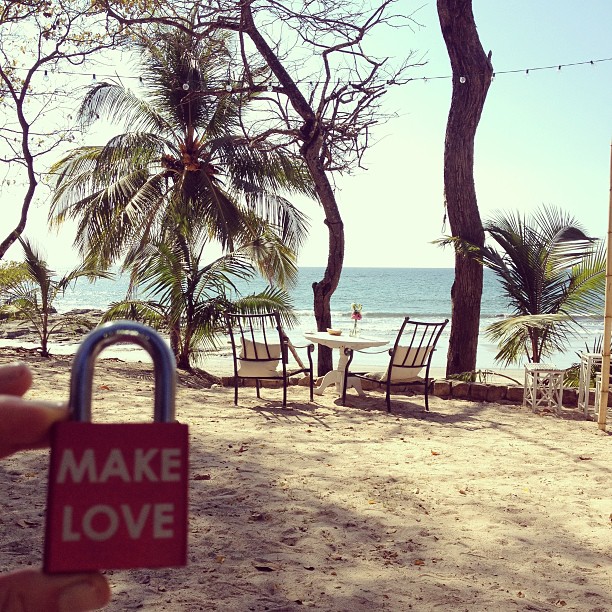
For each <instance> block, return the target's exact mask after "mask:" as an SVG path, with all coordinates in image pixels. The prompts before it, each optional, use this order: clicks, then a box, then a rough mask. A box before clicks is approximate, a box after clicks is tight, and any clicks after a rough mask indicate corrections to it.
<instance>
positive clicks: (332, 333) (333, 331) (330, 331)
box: [327, 327, 342, 336]
mask: <svg viewBox="0 0 612 612" xmlns="http://www.w3.org/2000/svg"><path fill="white" fill-rule="evenodd" d="M327 333H328V334H329V335H330V336H341V335H342V330H341V329H331V328H330V327H328V328H327Z"/></svg>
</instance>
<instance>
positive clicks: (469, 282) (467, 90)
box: [437, 0, 493, 375]
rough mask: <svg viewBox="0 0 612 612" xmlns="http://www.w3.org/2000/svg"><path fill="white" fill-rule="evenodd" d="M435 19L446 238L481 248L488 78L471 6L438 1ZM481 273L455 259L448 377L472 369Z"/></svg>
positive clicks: (464, 0)
mask: <svg viewBox="0 0 612 612" xmlns="http://www.w3.org/2000/svg"><path fill="white" fill-rule="evenodd" d="M437 7H438V17H439V20H440V27H441V29H442V35H443V37H444V42H445V43H446V49H447V51H448V56H449V58H450V62H451V68H452V73H453V93H452V98H451V105H450V110H449V114H448V121H447V125H446V137H445V141H444V197H445V205H446V210H447V214H448V220H449V223H450V228H451V233H452V235H453V236H454V237H457V238H460V239H461V240H462V241H469V242H470V243H472V244H474V245H477V246H479V247H482V246H483V245H484V230H483V228H482V221H481V218H480V213H479V211H478V203H477V200H476V188H475V185H474V140H475V137H476V128H477V127H478V123H479V121H480V116H481V114H482V109H483V107H484V103H485V99H486V97H487V91H488V89H489V85H490V84H491V79H492V76H493V67H492V65H491V61H490V53H489V56H487V55H486V54H485V52H484V50H483V48H482V44H481V43H480V39H479V37H478V31H477V30H476V23H475V21H474V14H473V12H472V0H437ZM482 285H483V269H482V265H481V264H480V263H478V262H477V261H475V260H474V259H473V258H471V257H468V256H465V255H462V254H461V253H459V252H458V251H456V253H455V280H454V282H453V287H452V290H451V301H452V310H451V313H452V319H451V331H450V340H449V346H448V355H447V362H446V373H447V375H451V374H458V373H461V372H469V371H472V370H475V369H476V353H477V348H478V332H479V327H480V302H481V298H482Z"/></svg>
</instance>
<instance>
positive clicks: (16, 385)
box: [0, 363, 32, 395]
mask: <svg viewBox="0 0 612 612" xmlns="http://www.w3.org/2000/svg"><path fill="white" fill-rule="evenodd" d="M31 384H32V372H30V368H28V366H27V365H26V364H25V363H11V364H8V365H3V366H0V393H3V394H6V395H23V394H24V393H25V392H26V391H27V390H28V389H29V388H30V386H31Z"/></svg>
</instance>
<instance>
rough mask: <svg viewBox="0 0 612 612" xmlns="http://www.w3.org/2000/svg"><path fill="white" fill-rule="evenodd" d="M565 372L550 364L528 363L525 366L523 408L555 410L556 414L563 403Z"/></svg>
mask: <svg viewBox="0 0 612 612" xmlns="http://www.w3.org/2000/svg"><path fill="white" fill-rule="evenodd" d="M564 374H565V370H564V369H563V368H558V367H557V366H555V365H553V364H551V363H528V364H526V365H525V386H524V391H523V406H531V410H532V411H533V412H535V411H536V409H537V408H538V407H546V408H551V407H553V408H554V409H555V413H556V414H558V413H559V411H560V410H561V405H562V403H563V376H564Z"/></svg>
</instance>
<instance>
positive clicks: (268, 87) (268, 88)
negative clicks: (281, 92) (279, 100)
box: [266, 83, 274, 91]
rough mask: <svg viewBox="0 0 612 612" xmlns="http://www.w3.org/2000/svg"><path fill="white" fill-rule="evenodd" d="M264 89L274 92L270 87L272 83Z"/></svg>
mask: <svg viewBox="0 0 612 612" xmlns="http://www.w3.org/2000/svg"><path fill="white" fill-rule="evenodd" d="M266 89H267V90H268V91H274V87H273V86H272V83H270V84H269V85H268V86H267V87H266Z"/></svg>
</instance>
